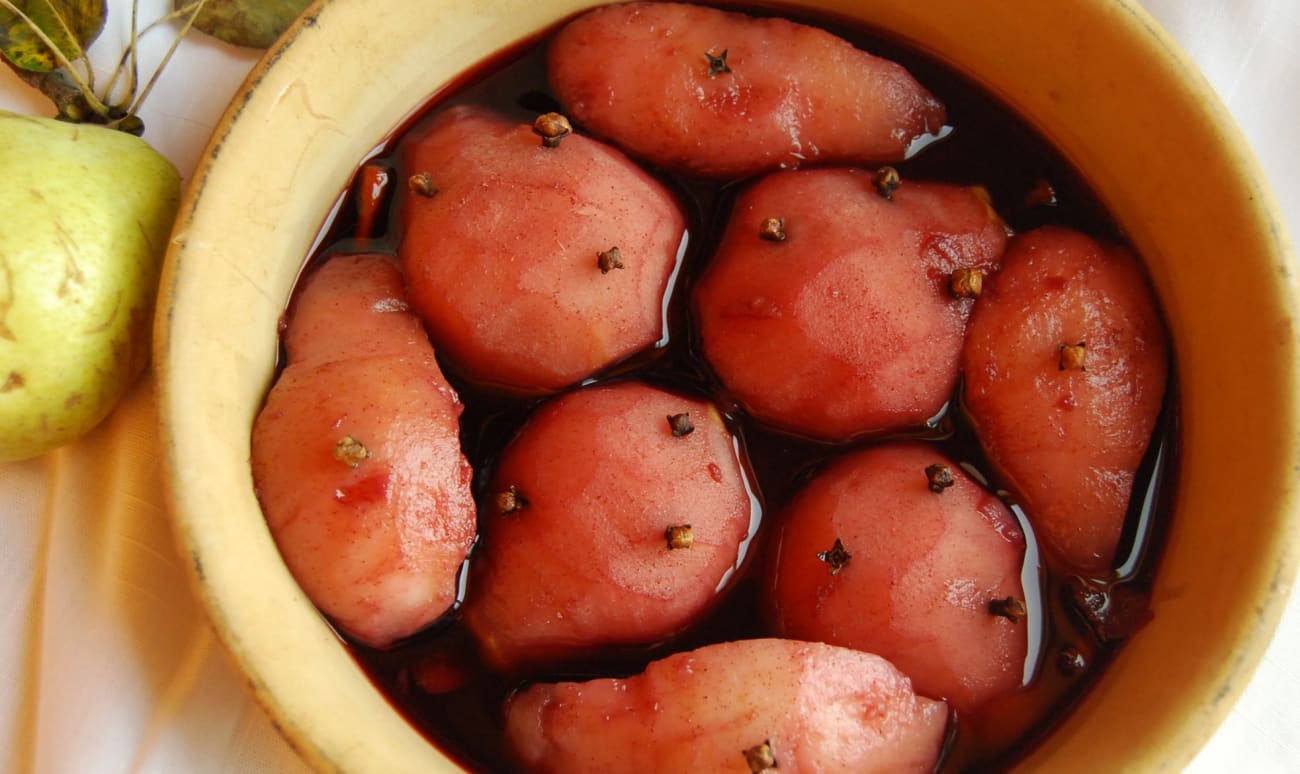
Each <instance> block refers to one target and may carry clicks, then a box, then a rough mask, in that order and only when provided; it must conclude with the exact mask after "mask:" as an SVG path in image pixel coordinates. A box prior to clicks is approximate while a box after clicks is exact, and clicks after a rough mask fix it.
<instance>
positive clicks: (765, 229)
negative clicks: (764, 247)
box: [758, 218, 785, 242]
mask: <svg viewBox="0 0 1300 774" xmlns="http://www.w3.org/2000/svg"><path fill="white" fill-rule="evenodd" d="M758 238H759V239H766V240H767V241H769V242H784V241H785V219H784V218H765V219H764V220H763V222H762V223H760V224H758Z"/></svg>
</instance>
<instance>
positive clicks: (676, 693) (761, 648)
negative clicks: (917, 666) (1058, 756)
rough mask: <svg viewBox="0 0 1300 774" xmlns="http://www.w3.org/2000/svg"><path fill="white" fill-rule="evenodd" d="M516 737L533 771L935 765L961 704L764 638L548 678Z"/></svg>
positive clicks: (535, 691) (867, 668)
mask: <svg viewBox="0 0 1300 774" xmlns="http://www.w3.org/2000/svg"><path fill="white" fill-rule="evenodd" d="M505 717H506V720H505V723H506V735H507V737H508V738H509V740H510V743H511V746H512V748H513V750H514V752H515V754H516V755H517V756H518V757H519V759H520V761H521V762H522V763H523V764H524V765H525V766H526V767H527V768H528V770H529V771H533V772H539V774H540V773H550V772H555V773H556V774H559V772H563V773H564V774H587V772H591V773H592V774H595V773H596V772H609V771H663V772H669V771H672V772H678V771H681V772H686V771H691V772H694V771H699V772H705V771H707V772H734V774H754V773H755V772H785V771H788V772H854V774H876V773H879V774H885V773H886V772H888V773H889V774H893V773H894V772H917V773H918V774H919V773H920V772H926V773H928V772H931V771H933V770H934V766H935V763H936V761H938V759H939V753H940V750H941V749H942V747H943V741H944V734H945V730H946V728H947V724H948V707H947V706H946V705H945V704H944V703H943V702H940V701H934V700H932V699H927V698H924V697H921V696H918V695H917V694H915V693H914V692H913V691H912V686H911V684H910V682H909V681H908V679H907V676H906V675H904V674H903V673H902V672H900V671H899V670H898V669H897V668H895V667H894V666H893V665H892V664H890V663H889V662H888V661H886V660H885V659H883V658H881V657H879V656H876V655H873V654H870V653H863V652H861V651H856V650H851V649H849V648H840V647H835V646H832V645H825V644H822V643H815V642H799V641H795V640H780V639H755V640H739V641H735V642H724V643H719V644H716V645H708V646H705V647H702V648H698V649H696V650H693V651H687V652H683V653H677V654H674V655H671V656H668V657H666V658H663V659H660V660H658V661H654V662H651V663H650V664H649V665H648V666H647V667H646V669H645V671H644V672H643V673H641V674H639V675H633V676H631V677H627V678H622V679H602V680H591V681H589V682H584V683H577V682H570V683H558V684H537V685H533V686H531V687H529V688H526V689H525V690H523V691H522V692H520V693H518V694H516V695H515V696H514V697H512V698H511V699H510V700H509V702H508V704H507V706H506V711H505Z"/></svg>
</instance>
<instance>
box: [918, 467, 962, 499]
mask: <svg viewBox="0 0 1300 774" xmlns="http://www.w3.org/2000/svg"><path fill="white" fill-rule="evenodd" d="M925 479H926V480H927V481H929V482H930V491H931V492H934V493H935V494H938V493H940V492H942V491H943V490H945V489H947V488H948V487H950V486H952V485H953V484H956V483H957V479H956V478H954V477H953V475H952V468H950V467H948V466H947V465H942V464H939V463H935V464H934V465H929V466H927V467H926V469H925Z"/></svg>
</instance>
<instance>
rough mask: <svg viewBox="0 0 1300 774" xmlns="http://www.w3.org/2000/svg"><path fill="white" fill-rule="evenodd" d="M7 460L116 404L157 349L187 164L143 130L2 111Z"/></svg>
mask: <svg viewBox="0 0 1300 774" xmlns="http://www.w3.org/2000/svg"><path fill="white" fill-rule="evenodd" d="M0 174H2V175H3V178H4V183H3V185H0V213H3V215H2V219H0V460H18V459H25V458H29V457H35V456H38V455H40V454H43V453H45V452H47V451H50V450H52V449H54V448H55V447H57V446H60V445H62V444H64V443H67V442H68V441H71V440H73V439H75V438H78V437H80V436H81V435H83V434H85V433H86V432H88V431H89V430H90V429H91V428H93V427H94V426H95V425H96V424H98V423H99V422H100V421H101V420H102V419H103V418H104V417H106V416H107V415H108V414H109V412H110V411H112V409H113V407H114V406H115V405H116V404H117V402H118V399H119V398H120V397H121V396H122V394H123V393H124V392H125V391H126V390H127V388H129V387H130V386H131V385H132V384H133V383H134V381H135V379H136V378H137V377H138V376H139V375H140V373H141V371H142V370H143V369H144V367H145V364H146V363H147V362H148V357H149V350H150V345H151V340H150V339H151V336H150V334H151V331H152V326H153V309H154V298H155V294H156V292H157V287H158V275H159V272H160V271H161V267H162V259H163V255H164V253H165V252H166V248H167V239H168V236H169V234H170V233H171V228H172V223H173V221H174V219H175V217H176V208H177V204H178V201H179V197H180V176H179V174H178V173H177V171H176V169H175V167H173V166H172V164H171V162H170V161H168V160H167V159H166V158H164V157H163V156H162V155H160V154H159V153H158V152H157V151H155V150H154V149H153V148H152V147H150V146H149V145H148V144H147V143H146V142H144V141H143V140H141V139H140V138H138V137H134V136H131V135H128V134H125V133H123V132H120V131H115V130H112V129H108V128H105V127H102V126H93V125H78V124H70V123H66V122H62V121H55V120H52V119H46V118H39V117H33V116H22V115H16V114H13V113H7V112H3V111H0Z"/></svg>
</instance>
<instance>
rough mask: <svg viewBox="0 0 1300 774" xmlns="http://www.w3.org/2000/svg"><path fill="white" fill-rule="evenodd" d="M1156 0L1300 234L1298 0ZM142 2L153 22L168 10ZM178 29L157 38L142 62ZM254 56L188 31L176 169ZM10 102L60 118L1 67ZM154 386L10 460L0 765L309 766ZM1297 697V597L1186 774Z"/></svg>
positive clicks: (1296, 727) (1287, 710)
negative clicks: (196, 596) (181, 525)
mask: <svg viewBox="0 0 1300 774" xmlns="http://www.w3.org/2000/svg"><path fill="white" fill-rule="evenodd" d="M108 4H109V6H110V18H109V26H108V29H107V30H106V31H105V33H104V34H103V36H102V37H101V39H100V42H99V43H97V44H96V46H95V47H94V49H92V50H93V51H95V52H96V53H97V54H98V57H97V58H99V59H107V60H112V59H113V58H114V53H115V52H116V51H118V50H120V45H121V41H123V40H124V39H125V37H126V32H125V31H126V30H127V29H129V7H130V3H129V0H109V3H108ZM1144 4H1145V5H1146V7H1147V8H1148V9H1149V10H1150V11H1151V12H1152V13H1153V14H1154V15H1155V16H1156V17H1157V19H1158V20H1159V21H1160V22H1161V23H1162V24H1163V25H1164V26H1165V28H1166V29H1167V30H1169V32H1170V33H1172V34H1173V36H1174V37H1175V38H1176V39H1177V40H1178V41H1179V42H1180V43H1181V44H1182V45H1183V47H1184V48H1185V49H1186V50H1187V51H1188V52H1189V53H1190V54H1191V55H1192V57H1193V58H1194V59H1195V60H1196V62H1197V63H1198V64H1199V65H1200V67H1201V68H1202V70H1203V71H1204V73H1205V74H1206V76H1207V77H1208V78H1209V80H1210V82H1211V83H1212V84H1213V86H1214V87H1215V88H1216V89H1217V90H1218V92H1219V94H1220V95H1221V97H1222V98H1223V100H1224V101H1225V103H1226V104H1227V106H1228V108H1229V109H1230V110H1231V111H1232V113H1233V114H1234V115H1235V117H1236V118H1237V120H1238V122H1239V124H1240V125H1241V127H1242V129H1243V130H1244V132H1245V134H1246V136H1247V138H1248V140H1249V141H1250V142H1251V144H1252V145H1253V147H1254V149H1255V152H1256V154H1257V156H1258V157H1259V159H1260V161H1261V163H1262V166H1263V168H1264V170H1265V172H1266V174H1267V176H1268V178H1269V180H1270V182H1271V184H1272V185H1273V188H1274V190H1275V192H1276V194H1277V196H1278V199H1279V200H1280V202H1281V204H1282V208H1283V212H1284V214H1285V216H1286V218H1287V221H1288V223H1289V227H1290V231H1291V233H1292V234H1295V235H1300V144H1297V143H1295V142H1294V139H1293V137H1294V135H1295V133H1296V131H1297V124H1300V55H1297V53H1296V41H1297V40H1300V3H1296V2H1295V0H1145V3H1144ZM140 5H141V9H140V15H141V18H143V19H152V18H155V17H156V16H157V15H159V14H161V13H162V12H163V11H164V10H165V9H166V8H167V7H169V6H170V3H169V2H166V0H142V2H141V3H140ZM171 34H172V31H171V29H170V28H164V29H159V30H156V31H154V32H152V33H151V34H150V37H149V38H148V40H147V43H148V44H149V45H148V46H147V47H146V56H145V65H146V66H145V72H149V71H150V70H151V69H152V63H153V62H156V61H157V58H158V57H159V56H160V55H161V52H162V51H163V50H164V49H165V48H166V44H167V43H168V42H169V39H170V35H171ZM255 59H256V52H249V51H246V50H240V49H234V48H230V47H227V46H223V45H221V44H219V43H216V42H214V41H212V40H211V39H209V38H206V37H204V36H201V35H193V36H191V37H190V38H189V39H188V40H187V42H186V43H185V44H184V45H183V46H182V48H181V50H180V56H179V57H178V59H177V60H176V61H174V62H173V63H172V65H171V66H170V69H169V71H168V72H167V74H166V75H165V76H164V77H163V78H162V79H161V80H160V82H159V84H158V86H157V87H156V88H155V91H154V93H153V94H152V96H151V97H150V98H149V103H148V104H147V106H146V107H147V109H146V110H145V112H144V118H145V122H146V125H147V130H146V134H145V137H146V139H148V140H149V141H150V142H152V143H153V144H154V146H155V147H156V148H158V150H160V151H161V152H162V153H164V154H165V155H167V156H168V157H169V158H171V159H172V160H173V161H174V162H175V164H176V165H177V167H178V168H179V169H180V170H181V173H182V175H186V176H188V175H189V173H190V172H191V171H192V170H193V168H194V165H195V163H196V161H197V159H198V157H199V154H200V152H201V151H202V149H203V146H204V144H205V143H206V140H207V138H208V135H209V134H210V132H211V130H212V128H213V127H214V126H215V123H216V121H217V119H218V118H219V117H220V115H221V112H222V110H223V109H224V107H225V105H226V103H227V102H228V101H229V99H230V97H231V95H232V94H233V93H234V91H235V90H236V88H237V87H238V85H239V83H240V81H241V80H242V79H243V77H244V74H245V73H246V72H247V70H248V68H249V67H250V66H251V65H252V63H253V62H254V61H255ZM0 108H5V109H10V110H17V111H20V112H29V113H43V114H48V112H49V109H48V108H47V107H46V106H45V104H44V103H43V101H42V98H40V97H39V95H37V94H35V93H34V92H32V91H31V90H30V89H28V88H26V87H25V86H24V85H23V84H22V83H21V82H20V81H18V80H17V78H16V77H14V76H13V75H12V74H10V73H9V72H8V71H7V70H5V69H4V68H0ZM1171 131H1176V127H1174V128H1171ZM1170 143H1171V146H1174V147H1176V144H1177V136H1176V134H1173V135H1171V137H1170ZM3 184H4V181H3V178H2V177H0V185H3ZM150 389H151V385H150V383H149V381H148V380H147V379H146V380H145V381H143V382H142V383H141V384H140V385H139V386H138V388H137V389H136V390H135V391H134V392H133V393H132V395H131V396H130V397H129V398H128V400H127V401H125V402H124V404H123V405H122V406H121V407H120V409H119V410H118V411H117V412H116V413H115V414H114V415H113V416H112V417H111V418H110V419H109V420H108V422H107V423H106V424H105V425H104V426H102V427H101V428H100V429H98V430H97V431H95V432H94V433H93V434H92V435H91V436H90V437H88V438H87V439H85V440H84V441H81V442H78V443H76V444H74V445H71V446H68V447H65V448H64V449H61V450H59V451H57V452H55V453H53V454H51V455H48V456H46V457H43V458H39V459H36V460H31V461H28V462H21V463H9V464H5V463H0V770H3V771H13V772H41V773H42V774H44V773H46V772H56V773H62V772H158V773H159V774H161V773H163V772H179V771H185V772H195V773H196V774H206V773H207V772H214V773H215V772H287V773H290V774H291V773H292V772H298V771H302V770H304V766H303V764H302V763H301V762H300V761H299V760H298V759H297V758H296V757H295V755H294V753H293V752H292V750H290V749H289V747H288V745H287V744H286V743H285V742H284V741H283V740H282V739H281V738H280V737H279V736H278V735H277V734H276V732H275V731H274V729H273V728H272V726H271V724H270V721H269V720H268V719H267V717H266V716H265V715H264V714H263V713H262V712H261V710H260V709H259V708H258V707H257V706H256V705H255V704H253V703H252V701H251V700H250V699H249V698H248V695H247V694H246V692H245V691H244V690H243V686H242V684H241V683H240V679H239V677H238V675H237V673H236V672H235V671H234V670H233V669H232V668H231V667H230V666H229V665H228V663H227V662H226V659H225V656H224V653H223V652H222V651H221V649H220V647H219V646H218V645H217V643H216V641H215V639H214V637H213V635H212V634H211V632H210V631H209V629H208V627H207V621H206V619H205V618H204V616H203V614H202V612H201V611H200V609H199V608H198V605H197V603H196V602H195V601H194V600H193V599H192V598H191V596H190V590H189V587H188V585H187V581H186V578H185V576H184V573H183V568H182V565H181V563H180V560H179V558H178V556H177V553H176V550H175V548H174V544H173V540H172V536H171V534H170V531H169V530H170V527H169V524H168V521H167V516H166V514H165V512H164V511H163V509H162V507H161V505H160V503H159V488H160V481H159V473H158V468H157V464H156V459H155V458H154V455H155V454H156V450H155V447H154V444H153V441H152V435H151V434H152V433H154V432H155V430H154V425H155V419H156V417H155V414H154V409H153V406H152V402H151V400H150ZM1297 696H1300V595H1297V596H1294V597H1293V598H1292V601H1291V604H1290V606H1289V608H1288V611H1287V615H1286V617H1285V618H1284V620H1283V621H1282V624H1281V626H1280V628H1279V630H1278V632H1277V635H1276V637H1275V640H1274V642H1273V644H1272V645H1271V647H1270V649H1269V651H1268V653H1267V655H1266V656H1265V659H1264V662H1263V663H1262V665H1261V666H1260V669H1259V672H1258V673H1257V675H1256V677H1255V679H1254V680H1253V681H1252V682H1251V684H1250V686H1249V688H1248V689H1247V691H1246V693H1245V696H1244V697H1243V699H1242V701H1241V702H1240V703H1239V705H1238V706H1237V707H1236V708H1235V709H1234V711H1233V712H1232V715H1231V716H1230V717H1229V718H1228V720H1227V722H1226V723H1225V724H1224V725H1223V727H1222V728H1221V730H1220V731H1219V732H1218V733H1217V734H1216V735H1215V737H1214V738H1213V739H1212V740H1211V742H1210V743H1209V745H1208V746H1207V747H1206V748H1205V749H1204V750H1202V751H1201V753H1200V754H1199V756H1198V757H1197V758H1196V760H1195V761H1194V763H1193V764H1192V765H1191V766H1190V767H1189V769H1188V771H1189V772H1193V773H1194V774H1209V773H1211V772H1220V771H1230V770H1239V771H1248V772H1252V773H1255V772H1300V701H1298V700H1297V698H1296V697H1297Z"/></svg>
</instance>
